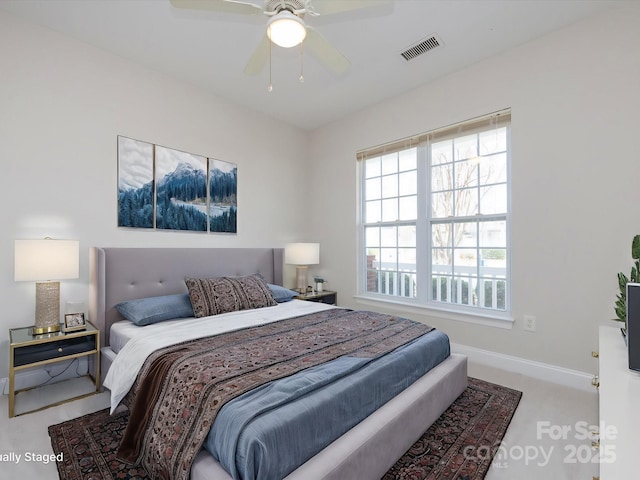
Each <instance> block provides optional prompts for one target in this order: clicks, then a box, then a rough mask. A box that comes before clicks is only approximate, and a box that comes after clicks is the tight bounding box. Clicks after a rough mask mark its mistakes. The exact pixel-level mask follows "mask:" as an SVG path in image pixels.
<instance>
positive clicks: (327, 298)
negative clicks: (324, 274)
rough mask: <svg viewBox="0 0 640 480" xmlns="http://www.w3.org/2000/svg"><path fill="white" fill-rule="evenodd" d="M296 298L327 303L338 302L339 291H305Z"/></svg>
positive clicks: (335, 303)
mask: <svg viewBox="0 0 640 480" xmlns="http://www.w3.org/2000/svg"><path fill="white" fill-rule="evenodd" d="M296 298H297V299H298V300H306V301H307V302H316V303H326V304H328V305H337V304H338V293H337V292H332V291H331V290H324V291H322V292H309V293H303V294H302V295H300V296H298V297H296Z"/></svg>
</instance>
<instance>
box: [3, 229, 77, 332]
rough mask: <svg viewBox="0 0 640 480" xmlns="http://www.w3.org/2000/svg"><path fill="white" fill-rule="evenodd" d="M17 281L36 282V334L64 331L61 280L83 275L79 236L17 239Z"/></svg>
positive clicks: (34, 329) (34, 328)
mask: <svg viewBox="0 0 640 480" xmlns="http://www.w3.org/2000/svg"><path fill="white" fill-rule="evenodd" d="M14 261H15V281H16V282H24V281H35V282H36V323H35V326H34V327H33V334H34V335H41V334H43V333H51V332H58V331H60V282H59V281H58V280H65V279H70V278H78V276H79V242H78V241H77V240H53V239H50V238H45V239H43V240H16V241H15V257H14Z"/></svg>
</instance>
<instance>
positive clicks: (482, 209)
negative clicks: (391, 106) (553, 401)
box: [359, 111, 511, 316]
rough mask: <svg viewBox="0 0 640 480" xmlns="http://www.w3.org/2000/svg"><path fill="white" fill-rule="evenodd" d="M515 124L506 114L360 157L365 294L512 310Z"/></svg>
mask: <svg viewBox="0 0 640 480" xmlns="http://www.w3.org/2000/svg"><path fill="white" fill-rule="evenodd" d="M510 117H511V116H510V112H509V111H502V112H498V113H495V114H492V115H489V116H487V117H483V118H480V119H474V120H471V121H468V122H464V123H462V124H459V125H454V126H451V127H447V128H444V129H441V130H438V131H435V132H430V133H427V134H424V135H419V136H418V137H415V138H412V139H409V140H404V141H402V142H397V143H394V144H391V145H386V146H384V147H378V148H375V149H370V150H367V151H364V152H361V154H360V155H359V158H360V161H361V165H360V172H361V177H362V195H361V199H362V202H361V216H360V218H361V224H360V226H361V239H362V241H361V250H360V252H361V253H360V255H361V263H360V265H361V267H362V268H361V270H360V271H361V275H360V288H359V289H360V292H361V293H362V294H365V295H367V296H371V297H376V298H379V299H388V300H394V301H407V302H410V303H414V304H417V305H423V306H428V307H435V308H444V309H450V310H456V311H463V312H475V313H479V309H482V310H483V311H484V312H485V313H488V314H496V315H497V316H500V314H501V313H506V312H508V311H509V310H510V305H509V293H510V292H509V289H510V277H509V254H510V250H509V214H510V212H509V159H510V153H509V144H510V142H509V131H510Z"/></svg>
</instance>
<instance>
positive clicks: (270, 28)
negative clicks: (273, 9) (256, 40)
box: [267, 11, 307, 48]
mask: <svg viewBox="0 0 640 480" xmlns="http://www.w3.org/2000/svg"><path fill="white" fill-rule="evenodd" d="M267 36H268V37H269V39H270V40H271V41H272V42H273V43H275V44H276V45H278V46H280V47H284V48H291V47H295V46H296V45H299V44H300V43H301V42H302V41H303V40H304V38H305V37H306V36H307V29H306V27H305V25H304V22H303V21H302V20H301V19H300V18H299V17H296V16H295V15H294V14H293V13H291V12H286V11H285V12H280V13H278V14H277V15H275V16H273V17H271V19H270V20H269V23H268V25H267Z"/></svg>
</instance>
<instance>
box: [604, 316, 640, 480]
mask: <svg viewBox="0 0 640 480" xmlns="http://www.w3.org/2000/svg"><path fill="white" fill-rule="evenodd" d="M621 326H623V324H622V323H620V322H611V324H610V325H606V326H601V327H600V331H599V334H600V338H599V354H600V355H599V356H600V358H599V366H600V407H599V410H600V480H620V479H625V478H640V477H639V474H638V461H639V460H640V373H638V372H634V371H632V370H629V366H628V365H629V364H628V360H627V347H626V344H625V342H624V339H623V337H622V334H621V333H620V327H621Z"/></svg>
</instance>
